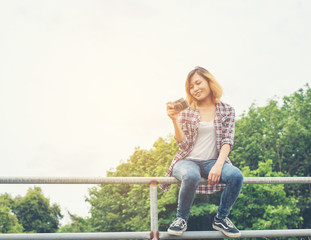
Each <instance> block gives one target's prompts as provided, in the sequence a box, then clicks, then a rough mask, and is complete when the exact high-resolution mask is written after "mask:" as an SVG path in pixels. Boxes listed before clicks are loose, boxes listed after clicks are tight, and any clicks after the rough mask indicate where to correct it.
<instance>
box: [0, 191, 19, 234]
mask: <svg viewBox="0 0 311 240" xmlns="http://www.w3.org/2000/svg"><path fill="white" fill-rule="evenodd" d="M14 204H15V202H14V199H12V197H11V196H10V195H9V194H7V193H5V194H2V195H0V232H1V233H21V232H23V227H22V226H21V225H20V224H19V223H18V220H17V217H16V216H15V215H14V214H13V213H12V211H11V209H12V207H13V206H14Z"/></svg>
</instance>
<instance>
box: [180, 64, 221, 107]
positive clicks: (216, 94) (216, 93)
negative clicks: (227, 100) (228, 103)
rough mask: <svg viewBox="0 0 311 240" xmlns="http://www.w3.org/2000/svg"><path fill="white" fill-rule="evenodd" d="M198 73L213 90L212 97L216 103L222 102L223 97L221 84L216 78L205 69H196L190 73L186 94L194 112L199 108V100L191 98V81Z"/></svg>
mask: <svg viewBox="0 0 311 240" xmlns="http://www.w3.org/2000/svg"><path fill="white" fill-rule="evenodd" d="M195 73H197V74H199V75H200V76H202V77H203V78H204V79H205V80H206V81H207V83H208V86H209V87H210V89H211V97H212V101H213V102H214V103H217V102H220V98H221V96H222V88H221V86H220V85H219V83H218V82H217V81H216V79H215V77H214V76H213V75H212V74H211V73H210V72H209V71H207V70H206V69H205V68H202V67H196V68H195V69H193V70H192V71H191V72H189V73H188V76H187V79H186V84H185V85H186V93H187V102H188V104H189V105H190V106H191V107H192V109H193V110H194V109H195V108H196V107H197V100H196V99H195V98H194V97H192V96H191V94H190V81H191V78H192V77H193V75H194V74H195Z"/></svg>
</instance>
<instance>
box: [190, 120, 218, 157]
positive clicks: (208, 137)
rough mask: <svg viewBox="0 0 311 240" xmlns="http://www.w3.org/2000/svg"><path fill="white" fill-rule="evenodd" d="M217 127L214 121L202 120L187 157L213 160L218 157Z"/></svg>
mask: <svg viewBox="0 0 311 240" xmlns="http://www.w3.org/2000/svg"><path fill="white" fill-rule="evenodd" d="M217 158H218V152H217V149H216V129H215V126H214V122H200V123H199V130H198V136H197V139H196V142H195V144H194V146H193V149H192V151H191V152H190V153H189V154H188V156H186V158H185V159H192V160H211V159H217Z"/></svg>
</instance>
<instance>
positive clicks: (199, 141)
mask: <svg viewBox="0 0 311 240" xmlns="http://www.w3.org/2000/svg"><path fill="white" fill-rule="evenodd" d="M186 93H187V102H188V104H189V105H190V107H188V108H187V109H185V110H184V111H182V112H180V113H179V112H176V111H174V107H173V104H172V103H171V102H168V103H167V115H168V116H169V117H170V118H171V120H172V122H173V125H174V129H175V140H176V142H177V144H178V146H179V150H178V152H177V154H176V155H175V157H174V159H173V161H172V163H171V166H170V167H169V170H168V172H167V174H166V176H174V177H175V178H177V179H179V180H180V181H181V187H180V190H179V196H178V207H177V215H176V219H175V220H174V221H173V223H172V224H171V225H170V227H169V228H168V230H167V231H168V233H169V234H172V235H181V234H182V233H183V232H184V231H186V229H187V220H188V217H189V212H190V208H191V205H192V203H193V200H194V196H195V193H203V194H212V193H214V192H216V191H219V190H221V189H223V188H224V191H223V192H222V195H221V199H220V205H219V207H218V211H217V215H216V216H215V217H214V220H213V224H212V226H213V228H214V229H216V230H219V231H222V232H223V233H224V234H225V235H226V236H228V237H239V236H240V235H241V234H240V232H239V230H238V229H237V228H236V227H235V226H234V224H233V223H232V222H231V221H230V219H229V218H228V215H229V213H230V210H231V208H232V206H233V204H234V203H235V201H236V199H237V198H238V196H239V193H240V191H241V188H242V184H243V175H242V173H241V171H240V170H239V169H238V168H236V167H234V166H233V165H232V163H231V162H230V160H229V158H228V155H229V153H230V151H231V149H232V146H233V141H234V125H235V112H234V109H233V108H232V107H231V106H230V105H228V104H225V103H222V102H221V101H220V97H221V96H222V88H221V86H220V85H219V84H218V83H217V81H216V80H215V78H214V77H213V76H212V74H210V73H209V72H208V71H207V70H206V69H204V68H202V67H196V68H195V69H194V70H192V71H191V72H190V73H189V74H188V76H187V79H186ZM201 177H203V178H207V180H208V182H207V183H206V182H205V183H200V182H201ZM160 187H161V188H162V189H163V190H164V191H168V189H169V185H161V186H160Z"/></svg>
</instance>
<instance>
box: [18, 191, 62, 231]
mask: <svg viewBox="0 0 311 240" xmlns="http://www.w3.org/2000/svg"><path fill="white" fill-rule="evenodd" d="M13 212H14V214H15V215H16V216H17V218H18V221H19V223H20V224H21V225H22V226H23V228H24V230H25V231H26V232H37V233H51V232H56V230H57V229H58V227H59V220H60V219H61V218H62V215H61V212H60V207H59V206H58V205H57V204H53V205H51V204H50V200H49V199H48V198H46V197H45V196H44V195H43V193H42V190H41V188H40V187H34V188H33V189H32V188H29V190H28V192H27V194H26V195H25V196H24V197H20V196H18V197H16V199H15V205H14V208H13Z"/></svg>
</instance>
